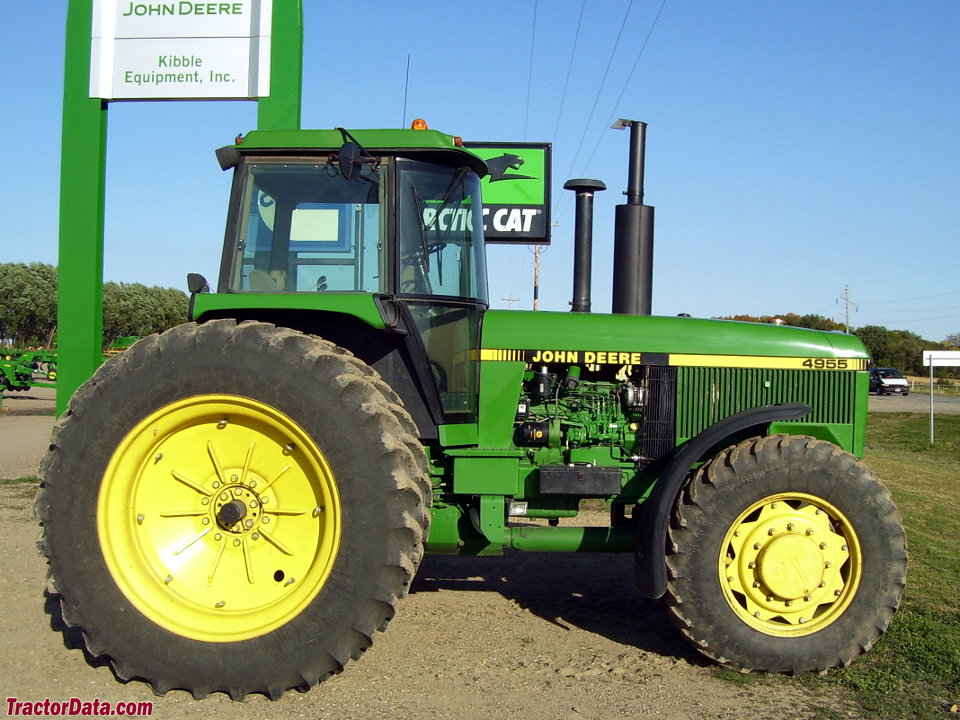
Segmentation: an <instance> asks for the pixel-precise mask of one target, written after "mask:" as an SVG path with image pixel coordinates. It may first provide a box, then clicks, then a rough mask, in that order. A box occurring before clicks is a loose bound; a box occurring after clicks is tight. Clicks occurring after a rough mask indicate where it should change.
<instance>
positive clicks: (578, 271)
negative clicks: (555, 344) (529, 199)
mask: <svg viewBox="0 0 960 720" xmlns="http://www.w3.org/2000/svg"><path fill="white" fill-rule="evenodd" d="M563 189H564V190H573V191H574V192H575V193H576V194H577V209H576V220H575V222H574V230H573V302H571V303H570V304H571V306H572V307H571V311H572V312H587V313H588V312H590V281H591V277H592V272H593V270H592V264H593V195H594V193H598V192H600V191H601V190H606V189H607V186H606V185H604V184H603V182H602V181H600V180H589V179H586V178H577V179H574V180H567V182H565V183H564V184H563Z"/></svg>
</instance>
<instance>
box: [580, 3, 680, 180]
mask: <svg viewBox="0 0 960 720" xmlns="http://www.w3.org/2000/svg"><path fill="white" fill-rule="evenodd" d="M666 4H667V0H661V2H660V9H659V10H657V15H656V17H654V18H653V22H652V23H651V24H650V30H648V31H647V37H645V38H644V40H643V44H642V45H640V51H639V52H638V53H637V57H636V59H635V60H634V61H633V67H632V68H630V73H629V74H628V75H627V79H626V81H625V82H624V83H623V87H622V88H621V89H620V94H619V95H618V96H617V100H616V102H614V103H613V112H612V113H610V119H609V120H607V123H606V124H607V126H609V125H610V123H612V122H613V121H614V119H615V118H616V117H618V113H617V108H618V107H619V106H620V101H621V100H622V99H623V95H624V93H626V91H627V87H629V85H630V81H631V80H632V79H633V74H634V73H635V72H636V70H637V65H639V64H640V58H641V57H642V56H643V51H644V50H646V49H647V43H648V42H650V36H651V35H653V30H654V28H656V27H657V21H658V20H659V19H660V14H661V13H662V12H663V7H664V5H666ZM627 114H628V115H629V113H627ZM604 130H606V127H604ZM602 141H603V131H601V132H599V133H597V144H596V145H594V146H593V152H592V153H590V157H589V158H588V159H587V167H590V163H591V162H593V158H594V156H595V155H596V154H597V150H599V149H600V143H601V142H602Z"/></svg>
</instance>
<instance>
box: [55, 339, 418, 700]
mask: <svg viewBox="0 0 960 720" xmlns="http://www.w3.org/2000/svg"><path fill="white" fill-rule="evenodd" d="M388 395H390V392H389V389H388V388H387V387H386V386H385V385H383V383H382V381H381V380H379V378H377V377H376V376H375V374H374V373H373V371H372V370H370V369H369V368H368V367H366V366H363V365H362V364H361V363H359V361H357V360H356V359H355V358H353V357H351V356H349V355H348V354H346V353H344V351H343V350H341V349H339V348H336V347H334V346H332V345H330V344H329V343H326V342H325V341H322V340H320V339H319V338H313V337H310V336H305V335H301V334H299V333H296V332H294V331H291V330H286V329H282V328H276V327H274V326H272V325H267V324H264V323H244V324H241V325H237V324H235V323H234V322H233V321H229V320H222V321H213V322H210V323H207V324H204V325H195V324H188V325H183V326H180V327H178V328H175V329H173V330H171V331H169V332H167V333H164V334H163V335H159V336H151V337H150V338H147V339H145V340H143V341H141V342H140V343H138V344H137V345H135V346H134V347H132V348H130V349H129V350H127V351H126V352H125V353H123V354H122V355H119V356H117V357H115V358H114V359H111V360H110V361H109V362H108V363H106V364H105V365H104V366H103V367H102V368H101V369H100V370H99V371H98V372H97V373H96V375H95V376H94V377H93V378H92V379H91V380H90V381H88V382H87V383H86V384H85V385H84V386H83V387H81V389H80V390H78V392H77V394H76V395H75V396H74V398H73V400H71V404H70V408H69V409H68V411H67V413H66V414H65V415H64V417H63V418H62V419H61V421H60V422H59V423H58V425H57V427H56V428H55V430H54V436H53V440H52V443H51V450H50V452H49V453H48V454H47V456H46V458H45V459H44V461H43V464H42V468H41V472H42V487H41V491H40V494H39V495H38V499H37V511H38V515H39V517H40V519H41V521H42V523H43V538H42V542H41V546H42V548H43V551H44V553H45V554H46V556H47V558H48V560H49V563H50V574H51V579H52V581H53V585H54V587H55V588H56V590H57V592H58V593H59V595H60V598H61V607H62V610H63V616H64V619H65V621H66V622H67V623H68V624H69V625H71V626H74V627H78V628H80V629H81V630H82V631H83V633H84V637H85V639H86V642H87V647H88V649H89V651H90V652H91V653H92V654H93V655H96V656H99V655H105V656H108V657H109V658H110V659H111V661H112V663H113V665H114V668H115V670H116V672H117V674H118V675H119V676H120V677H121V678H124V679H127V678H132V677H140V678H144V679H145V680H147V681H148V682H149V683H150V684H151V685H152V686H153V689H154V691H155V692H157V693H159V694H162V693H164V692H166V691H167V690H170V689H173V688H183V689H187V690H189V691H191V692H192V693H193V694H194V696H195V697H198V698H200V697H204V696H205V695H207V694H208V693H210V692H216V691H222V692H226V693H228V694H229V695H230V696H231V697H232V698H234V699H238V700H239V699H242V698H243V697H244V696H245V695H247V694H248V693H252V692H259V693H263V694H265V695H268V696H269V697H271V698H276V697H279V696H280V695H281V694H282V693H283V692H284V691H285V690H287V689H289V688H299V689H306V688H309V687H310V686H312V685H314V684H315V683H317V682H318V681H320V680H322V679H324V678H325V677H327V676H329V675H331V674H333V673H336V672H339V671H340V670H341V669H342V668H343V666H344V664H345V663H347V662H348V661H349V660H350V659H351V658H357V657H359V655H360V654H361V653H362V652H363V651H364V650H366V648H367V647H369V645H370V644H371V642H372V636H373V634H374V632H375V631H376V630H377V629H380V628H382V627H385V625H386V623H387V622H388V621H389V619H390V618H391V617H392V616H393V613H394V610H395V606H396V602H397V600H398V598H401V597H403V596H404V595H405V594H406V592H407V590H408V588H409V584H410V582H411V580H412V578H413V574H414V572H415V571H416V568H417V565H418V563H419V561H420V558H421V556H422V554H423V544H422V543H423V537H424V534H425V532H426V525H427V518H428V514H427V510H426V507H425V503H426V498H425V496H424V487H426V486H428V485H429V483H427V482H426V480H425V478H424V470H423V468H424V467H425V461H424V458H423V451H422V449H421V448H420V446H419V444H418V443H417V442H416V439H415V438H413V437H412V436H411V435H410V433H409V432H408V429H409V427H405V425H406V423H405V422H404V421H405V420H406V419H408V418H409V416H408V415H407V414H406V412H405V411H404V410H403V408H402V407H399V406H398V405H397V404H396V402H394V399H393V398H392V397H388Z"/></svg>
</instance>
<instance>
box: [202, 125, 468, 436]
mask: <svg viewBox="0 0 960 720" xmlns="http://www.w3.org/2000/svg"><path fill="white" fill-rule="evenodd" d="M218 158H219V160H220V163H221V166H222V167H224V169H229V168H234V173H235V174H234V183H233V190H232V194H231V202H230V212H229V216H228V221H227V230H226V239H225V243H224V251H223V259H222V263H221V270H220V278H219V283H218V285H219V287H218V294H219V295H221V296H227V297H226V298H224V299H225V300H226V301H227V302H229V300H228V299H227V298H229V297H230V296H232V297H234V298H235V299H236V300H235V302H239V303H240V304H244V302H245V301H243V300H241V299H240V298H237V295H244V296H247V301H248V302H252V303H254V304H261V305H263V304H268V305H271V306H273V307H277V308H280V307H283V306H287V307H297V308H302V309H303V310H306V311H314V312H312V313H311V314H313V315H314V316H315V317H314V319H313V320H311V321H309V322H307V323H306V324H302V325H301V329H303V330H304V331H306V332H313V333H316V334H323V335H324V336H325V337H329V336H330V335H331V330H330V328H328V327H326V326H324V327H320V328H316V327H313V326H312V325H311V324H310V322H316V321H317V318H316V316H317V312H316V311H320V313H323V312H324V311H326V312H331V311H333V312H336V311H337V309H338V308H342V307H343V306H344V305H343V303H345V302H351V301H353V302H367V303H369V305H370V307H371V308H372V307H374V306H375V307H376V308H377V310H378V311H379V315H380V318H379V320H381V321H382V326H384V327H386V328H387V329H390V330H394V331H395V332H396V333H398V334H401V335H405V336H413V337H411V338H410V339H408V340H405V341H404V345H405V348H404V349H403V350H402V352H401V354H403V355H405V356H406V362H405V363H403V364H405V365H407V366H409V367H410V368H416V367H418V366H420V365H426V366H427V367H428V368H429V372H428V376H427V377H421V378H416V377H415V375H416V372H415V371H414V372H411V373H408V374H410V375H411V376H412V377H411V378H410V379H411V381H412V382H411V387H418V388H419V390H418V394H420V395H422V396H425V397H423V398H422V399H423V401H424V403H423V404H424V405H425V406H426V407H425V408H424V409H425V410H428V411H430V412H429V414H430V415H431V416H432V422H429V423H426V424H428V425H433V426H436V425H439V424H443V423H448V422H470V421H472V420H473V419H474V417H475V414H476V395H477V382H478V374H479V369H478V366H477V360H476V353H475V352H471V351H472V350H475V349H476V347H477V334H478V329H479V322H480V315H481V313H482V311H483V310H484V309H485V308H486V306H487V277H486V265H485V254H484V245H483V214H482V211H481V209H480V208H481V200H480V177H481V176H482V175H484V174H485V173H486V165H485V164H484V161H483V160H481V159H480V158H479V157H477V156H476V155H474V154H473V153H471V152H470V151H469V150H466V149H464V148H462V147H461V146H460V145H459V138H454V137H451V136H449V135H446V134H443V133H439V132H436V131H431V130H367V131H364V130H357V131H353V132H350V131H347V130H344V129H337V130H328V131H319V130H304V131H289V132H271V131H254V132H251V133H249V134H248V135H247V136H246V137H243V138H238V142H237V144H236V145H233V146H228V147H227V148H222V149H221V150H219V151H218ZM251 295H256V296H257V297H256V298H253V297H250V296H251ZM264 296H271V297H269V298H268V297H264ZM278 296H279V297H278ZM351 296H352V297H351ZM361 296H362V297H361ZM364 298H365V300H364ZM354 317H355V315H354ZM333 334H334V336H336V332H335V331H334V332H333ZM337 340H338V341H340V342H341V343H342V344H344V345H345V346H346V347H349V348H350V349H351V350H353V351H354V352H355V353H356V354H358V355H361V356H363V354H364V348H362V347H358V345H365V346H369V345H370V344H371V343H373V344H375V345H379V344H380V343H382V341H381V340H378V341H376V342H374V341H373V340H372V338H370V337H368V338H353V339H351V340H350V341H347V340H345V339H344V338H342V337H337ZM372 352H374V353H378V352H386V351H385V350H373V351H372ZM421 357H425V358H426V359H427V362H426V363H419V362H418V361H417V359H416V358H421ZM365 359H366V360H367V361H369V362H372V363H373V364H374V365H375V366H376V360H377V358H376V357H373V358H369V357H368V358H365ZM395 360H396V358H394V362H392V363H391V367H393V368H394V369H396V366H397V362H396V361H395ZM378 369H381V368H378ZM381 370H382V369H381ZM385 374H386V375H388V376H389V375H391V374H392V372H391V370H386V371H385ZM423 385H428V386H432V388H431V389H428V390H426V391H424V390H423V389H422V386H423ZM417 414H420V415H421V416H423V413H415V415H417ZM419 424H421V425H423V424H424V423H419Z"/></svg>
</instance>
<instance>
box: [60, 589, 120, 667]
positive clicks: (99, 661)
mask: <svg viewBox="0 0 960 720" xmlns="http://www.w3.org/2000/svg"><path fill="white" fill-rule="evenodd" d="M43 611H44V612H45V613H46V614H47V615H49V616H50V629H51V630H53V631H54V632H58V633H60V635H61V637H62V638H63V646H64V647H65V648H67V650H80V651H82V652H83V659H84V660H86V662H87V665H89V666H90V667H92V668H100V667H104V666H109V665H110V661H109V660H108V659H107V658H106V657H105V656H101V657H95V656H94V655H93V654H92V653H91V652H90V651H89V650H87V644H86V643H85V642H84V640H83V632H82V631H81V630H80V629H79V628H75V627H70V626H69V625H67V623H66V622H65V621H64V619H63V610H62V608H61V607H60V596H59V595H57V594H56V593H51V592H50V591H49V590H44V591H43ZM110 670H111V672H112V671H113V668H112V667H111V668H110ZM114 677H115V678H116V679H117V682H120V683H126V682H127V681H126V680H123V679H121V678H120V677H118V676H117V674H116V673H114Z"/></svg>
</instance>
